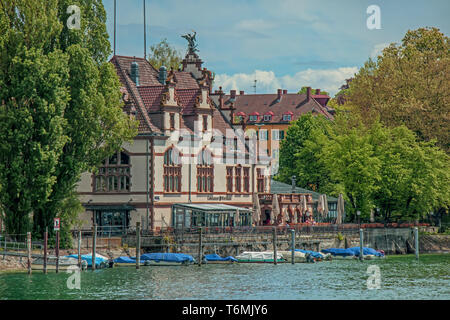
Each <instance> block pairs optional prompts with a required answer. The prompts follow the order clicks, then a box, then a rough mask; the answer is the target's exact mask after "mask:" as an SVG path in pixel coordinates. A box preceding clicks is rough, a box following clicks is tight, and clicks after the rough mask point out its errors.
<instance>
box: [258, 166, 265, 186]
mask: <svg viewBox="0 0 450 320" xmlns="http://www.w3.org/2000/svg"><path fill="white" fill-rule="evenodd" d="M256 182H257V189H258V192H264V191H265V190H264V189H265V188H264V174H263V169H256Z"/></svg>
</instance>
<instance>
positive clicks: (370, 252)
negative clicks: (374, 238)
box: [349, 247, 384, 257]
mask: <svg viewBox="0 0 450 320" xmlns="http://www.w3.org/2000/svg"><path fill="white" fill-rule="evenodd" d="M349 250H351V251H352V252H353V253H354V254H355V256H357V257H359V251H360V249H359V247H353V248H349ZM363 255H374V256H376V257H383V256H384V254H382V253H381V252H378V251H376V250H375V249H372V248H367V247H363Z"/></svg>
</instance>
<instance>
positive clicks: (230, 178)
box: [227, 167, 233, 192]
mask: <svg viewBox="0 0 450 320" xmlns="http://www.w3.org/2000/svg"><path fill="white" fill-rule="evenodd" d="M227 192H233V167H227Z"/></svg>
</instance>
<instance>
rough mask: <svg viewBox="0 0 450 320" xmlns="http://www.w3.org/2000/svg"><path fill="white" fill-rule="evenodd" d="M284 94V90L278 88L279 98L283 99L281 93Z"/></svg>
mask: <svg viewBox="0 0 450 320" xmlns="http://www.w3.org/2000/svg"><path fill="white" fill-rule="evenodd" d="M282 94H283V90H281V89H278V100H281V95H282Z"/></svg>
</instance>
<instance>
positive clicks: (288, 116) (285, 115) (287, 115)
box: [283, 114, 292, 121]
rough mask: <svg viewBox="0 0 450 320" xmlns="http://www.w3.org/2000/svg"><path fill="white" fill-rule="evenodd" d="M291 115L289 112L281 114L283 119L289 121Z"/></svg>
mask: <svg viewBox="0 0 450 320" xmlns="http://www.w3.org/2000/svg"><path fill="white" fill-rule="evenodd" d="M291 120H292V115H291V114H283V121H291Z"/></svg>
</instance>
